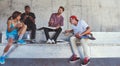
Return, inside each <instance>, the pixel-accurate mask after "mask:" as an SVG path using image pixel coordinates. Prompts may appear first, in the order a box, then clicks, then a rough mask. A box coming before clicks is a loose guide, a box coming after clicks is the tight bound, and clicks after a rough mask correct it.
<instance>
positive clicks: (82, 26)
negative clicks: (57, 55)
mask: <svg viewBox="0 0 120 66" xmlns="http://www.w3.org/2000/svg"><path fill="white" fill-rule="evenodd" d="M70 23H71V24H72V29H71V30H66V31H65V32H66V33H67V32H73V33H74V35H73V36H72V37H71V38H70V42H71V46H72V50H73V55H72V57H71V58H70V61H71V62H74V61H77V60H79V58H78V57H77V55H76V54H77V53H76V48H78V51H79V53H80V54H79V55H80V58H81V60H82V64H83V65H85V64H87V63H88V62H89V60H90V58H89V55H88V46H87V40H88V38H89V36H88V35H89V34H90V32H91V29H90V27H89V26H88V24H86V22H85V21H84V20H82V19H81V20H78V19H77V17H76V16H74V15H73V16H71V17H70ZM77 40H79V41H80V44H81V45H78V46H76V41H77ZM81 46H82V49H83V53H82V52H81Z"/></svg>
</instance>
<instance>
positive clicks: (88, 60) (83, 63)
mask: <svg viewBox="0 0 120 66" xmlns="http://www.w3.org/2000/svg"><path fill="white" fill-rule="evenodd" d="M89 62H90V59H89V58H88V57H85V58H84V60H83V62H82V65H86V64H89Z"/></svg>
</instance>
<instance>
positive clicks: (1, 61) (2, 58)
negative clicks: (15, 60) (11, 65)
mask: <svg viewBox="0 0 120 66" xmlns="http://www.w3.org/2000/svg"><path fill="white" fill-rule="evenodd" d="M0 64H5V57H3V56H1V57H0Z"/></svg>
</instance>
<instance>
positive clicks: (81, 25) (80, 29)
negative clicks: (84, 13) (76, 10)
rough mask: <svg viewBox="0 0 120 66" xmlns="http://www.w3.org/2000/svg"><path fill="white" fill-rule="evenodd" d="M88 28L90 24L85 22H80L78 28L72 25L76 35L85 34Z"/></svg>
mask: <svg viewBox="0 0 120 66" xmlns="http://www.w3.org/2000/svg"><path fill="white" fill-rule="evenodd" d="M87 27H88V24H87V23H86V22H85V21H84V20H79V21H78V24H77V25H76V26H75V25H72V29H73V32H74V34H76V33H79V34H81V33H83V32H84V31H86V28H87Z"/></svg>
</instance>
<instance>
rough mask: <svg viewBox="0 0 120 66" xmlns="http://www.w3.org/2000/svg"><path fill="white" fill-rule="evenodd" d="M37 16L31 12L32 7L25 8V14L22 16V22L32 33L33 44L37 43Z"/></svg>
mask: <svg viewBox="0 0 120 66" xmlns="http://www.w3.org/2000/svg"><path fill="white" fill-rule="evenodd" d="M35 18H36V17H35V14H34V13H32V12H30V7H29V6H25V13H23V14H22V15H21V20H22V21H23V22H24V23H25V24H26V25H27V31H31V36H30V38H31V42H35V35H36V24H35Z"/></svg>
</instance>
